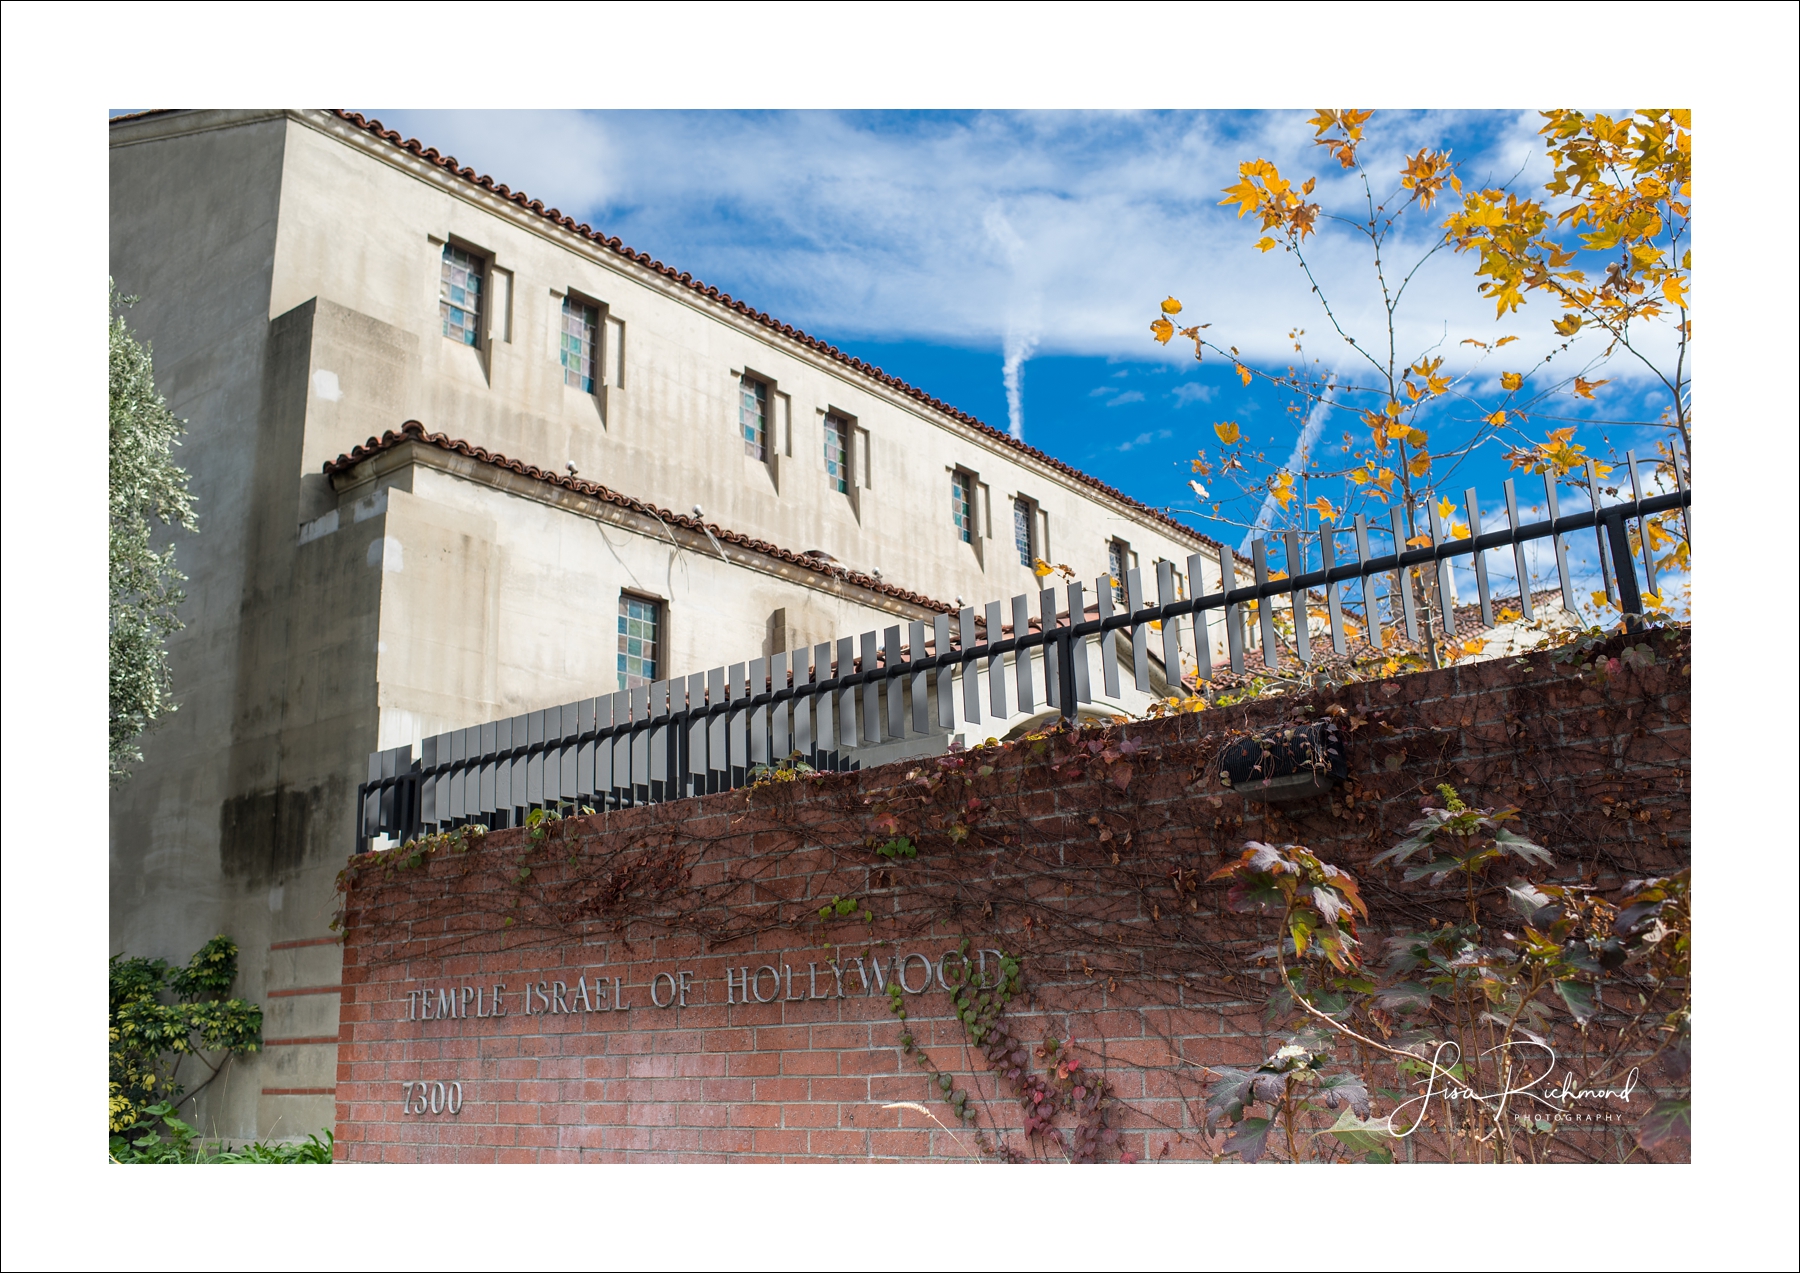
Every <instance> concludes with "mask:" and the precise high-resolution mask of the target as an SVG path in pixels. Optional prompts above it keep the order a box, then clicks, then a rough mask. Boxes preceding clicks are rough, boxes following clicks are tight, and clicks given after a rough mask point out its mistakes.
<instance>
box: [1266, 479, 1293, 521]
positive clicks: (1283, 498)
mask: <svg viewBox="0 0 1800 1273" xmlns="http://www.w3.org/2000/svg"><path fill="white" fill-rule="evenodd" d="M1269 494H1271V495H1273V496H1274V497H1275V502H1276V503H1278V504H1280V505H1281V509H1282V511H1283V512H1286V511H1287V506H1288V505H1289V504H1291V503H1293V502H1294V479H1293V477H1292V476H1291V475H1289V474H1287V473H1279V474H1277V475H1276V477H1275V480H1274V481H1272V482H1270V483H1269Z"/></svg>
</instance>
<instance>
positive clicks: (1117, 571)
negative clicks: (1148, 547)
mask: <svg viewBox="0 0 1800 1273" xmlns="http://www.w3.org/2000/svg"><path fill="white" fill-rule="evenodd" d="M1130 560H1131V553H1130V551H1129V550H1128V549H1127V548H1126V547H1125V541H1124V540H1122V539H1115V540H1113V541H1112V542H1111V543H1109V544H1107V545H1106V573H1107V574H1109V575H1111V576H1112V590H1113V600H1114V601H1115V602H1117V603H1118V604H1120V605H1124V604H1125V572H1126V570H1127V569H1129V566H1128V563H1129V562H1130Z"/></svg>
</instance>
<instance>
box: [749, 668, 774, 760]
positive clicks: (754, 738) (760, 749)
mask: <svg viewBox="0 0 1800 1273" xmlns="http://www.w3.org/2000/svg"><path fill="white" fill-rule="evenodd" d="M768 692H769V660H767V659H752V660H751V661H750V699H751V701H753V702H754V701H755V700H756V699H759V698H761V697H762V696H763V695H764V694H767V693H768ZM750 763H751V764H753V765H766V764H768V763H769V705H768V704H767V703H764V704H762V705H760V706H757V707H752V708H751V709H750Z"/></svg>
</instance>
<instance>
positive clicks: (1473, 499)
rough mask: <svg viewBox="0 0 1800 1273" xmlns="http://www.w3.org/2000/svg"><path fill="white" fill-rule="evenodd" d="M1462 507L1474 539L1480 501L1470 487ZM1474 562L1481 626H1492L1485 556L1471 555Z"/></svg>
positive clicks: (1491, 604) (1479, 532) (1480, 554)
mask: <svg viewBox="0 0 1800 1273" xmlns="http://www.w3.org/2000/svg"><path fill="white" fill-rule="evenodd" d="M1463 506H1464V507H1465V508H1466V509H1467V511H1468V515H1469V538H1470V539H1474V538H1476V537H1477V536H1479V535H1480V534H1481V500H1480V498H1479V497H1478V496H1477V495H1476V494H1475V488H1474V487H1473V486H1471V487H1470V488H1469V489H1468V490H1466V491H1464V492H1463ZM1471 555H1472V556H1473V558H1474V560H1475V591H1476V592H1477V593H1478V594H1480V597H1481V626H1482V627H1484V628H1491V627H1493V626H1494V602H1493V599H1492V598H1491V597H1490V596H1489V595H1488V573H1487V554H1486V553H1484V552H1477V553H1473V554H1471Z"/></svg>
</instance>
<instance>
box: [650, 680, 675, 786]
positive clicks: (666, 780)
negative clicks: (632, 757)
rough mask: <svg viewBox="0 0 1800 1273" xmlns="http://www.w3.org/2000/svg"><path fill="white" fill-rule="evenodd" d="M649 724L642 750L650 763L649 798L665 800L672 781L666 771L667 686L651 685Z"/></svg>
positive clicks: (655, 683)
mask: <svg viewBox="0 0 1800 1273" xmlns="http://www.w3.org/2000/svg"><path fill="white" fill-rule="evenodd" d="M645 718H646V719H647V720H648V721H649V722H650V724H649V727H648V728H647V729H646V731H645V740H646V741H645V744H644V749H645V751H646V753H647V759H648V761H649V769H648V772H647V777H648V780H649V788H650V790H649V793H648V794H649V799H651V800H662V799H666V798H667V796H666V793H667V792H668V789H669V787H670V785H671V783H672V781H673V779H674V774H672V773H671V772H670V770H669V683H668V682H667V681H651V682H650V702H649V706H648V708H647V710H646V712H645Z"/></svg>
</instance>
